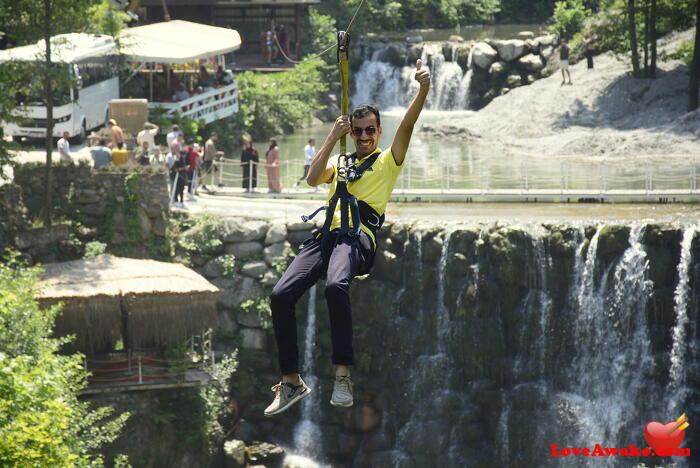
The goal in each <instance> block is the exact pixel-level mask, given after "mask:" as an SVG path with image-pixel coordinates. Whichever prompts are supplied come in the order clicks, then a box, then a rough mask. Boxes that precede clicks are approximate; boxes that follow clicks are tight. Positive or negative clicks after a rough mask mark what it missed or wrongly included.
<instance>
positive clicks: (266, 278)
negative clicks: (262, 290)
mask: <svg viewBox="0 0 700 468" xmlns="http://www.w3.org/2000/svg"><path fill="white" fill-rule="evenodd" d="M279 279H280V276H279V275H278V274H277V272H276V271H275V270H267V272H266V273H265V274H264V275H263V277H262V279H261V280H260V282H261V283H262V285H263V286H274V285H276V284H277V281H279Z"/></svg>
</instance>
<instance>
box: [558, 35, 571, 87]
mask: <svg viewBox="0 0 700 468" xmlns="http://www.w3.org/2000/svg"><path fill="white" fill-rule="evenodd" d="M558 49H559V69H560V70H561V79H562V81H561V84H562V85H564V84H566V77H567V76H568V77H569V84H573V83H572V82H571V72H570V71H569V55H570V54H571V47H569V44H568V43H567V42H566V39H564V38H563V37H562V38H561V39H560V40H559V47H558Z"/></svg>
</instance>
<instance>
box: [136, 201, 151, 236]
mask: <svg viewBox="0 0 700 468" xmlns="http://www.w3.org/2000/svg"><path fill="white" fill-rule="evenodd" d="M136 217H137V218H138V220H139V228H140V229H141V238H142V239H148V237H149V236H150V235H151V218H149V217H148V214H147V213H146V211H145V210H144V209H143V208H141V207H139V208H138V209H137V210H136Z"/></svg>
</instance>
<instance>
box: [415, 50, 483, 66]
mask: <svg viewBox="0 0 700 468" xmlns="http://www.w3.org/2000/svg"><path fill="white" fill-rule="evenodd" d="M471 50H472V48H471V46H470V45H468V44H464V45H458V46H457V48H456V49H455V57H452V60H453V61H455V62H457V65H459V66H460V67H462V69H463V70H466V69H467V68H469V66H470V65H471V64H470V63H469V52H471ZM414 62H415V60H414Z"/></svg>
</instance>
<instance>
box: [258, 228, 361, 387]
mask: <svg viewBox="0 0 700 468" xmlns="http://www.w3.org/2000/svg"><path fill="white" fill-rule="evenodd" d="M324 246H325V248H323V247H322V245H321V242H319V241H318V240H312V241H309V242H308V243H307V244H306V245H305V246H304V248H302V249H301V250H300V251H299V254H298V255H297V256H296V257H295V258H294V261H292V263H291V264H290V265H289V267H288V268H287V271H285V272H284V275H282V278H280V280H279V281H278V282H277V284H276V285H275V287H274V289H273V290H272V296H271V297H270V299H271V308H272V324H273V326H274V329H275V338H276V340H277V351H278V353H279V364H280V370H281V371H282V374H293V373H297V372H299V369H300V367H299V348H298V347H297V322H296V316H295V314H294V306H295V305H296V303H297V301H298V300H299V298H300V297H301V296H302V295H303V294H304V292H306V290H307V289H309V288H310V287H311V286H313V285H314V284H315V283H316V281H318V280H319V278H320V277H321V275H322V274H323V272H324V271H326V289H325V296H326V302H327V304H328V313H329V315H330V325H331V340H332V343H333V355H332V362H333V364H341V365H346V366H350V365H352V364H354V362H355V359H354V354H353V349H352V310H351V307H350V297H349V295H348V293H349V290H350V283H351V282H352V280H353V278H354V277H355V276H357V275H358V274H359V273H360V271H361V270H363V269H364V268H363V267H364V266H366V265H367V264H368V262H369V263H370V264H371V262H372V256H373V253H372V247H371V246H372V241H371V240H370V238H369V236H368V235H367V234H366V233H365V232H362V233H361V234H360V237H359V238H350V237H348V236H343V237H341V238H338V236H337V235H336V234H335V233H330V234H328V239H327V240H326V243H324Z"/></svg>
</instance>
